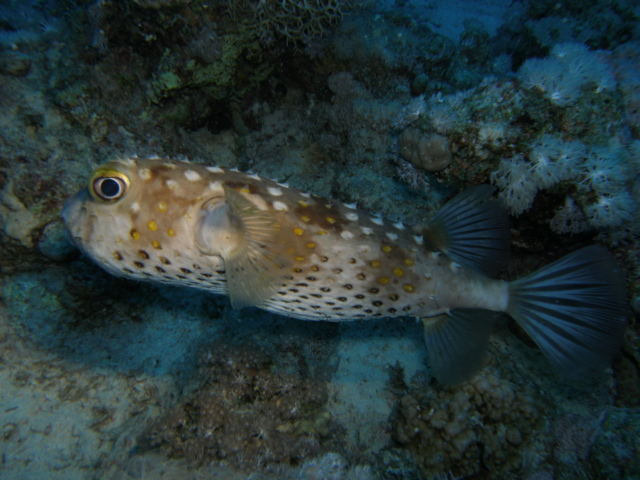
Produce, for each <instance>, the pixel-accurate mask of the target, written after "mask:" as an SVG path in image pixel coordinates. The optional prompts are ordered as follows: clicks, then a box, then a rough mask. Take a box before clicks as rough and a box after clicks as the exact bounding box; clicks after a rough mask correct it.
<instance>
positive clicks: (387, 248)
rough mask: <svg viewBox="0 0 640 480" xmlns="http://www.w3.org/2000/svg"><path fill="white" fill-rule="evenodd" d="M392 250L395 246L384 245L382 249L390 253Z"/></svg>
mask: <svg viewBox="0 0 640 480" xmlns="http://www.w3.org/2000/svg"><path fill="white" fill-rule="evenodd" d="M391 250H393V248H392V247H391V245H383V246H382V251H383V252H384V253H389V252H390V251H391Z"/></svg>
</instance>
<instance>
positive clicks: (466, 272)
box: [63, 158, 626, 383]
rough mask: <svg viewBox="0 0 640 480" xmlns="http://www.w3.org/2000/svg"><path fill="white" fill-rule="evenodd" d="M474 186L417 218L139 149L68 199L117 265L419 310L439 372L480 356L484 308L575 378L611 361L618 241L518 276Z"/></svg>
mask: <svg viewBox="0 0 640 480" xmlns="http://www.w3.org/2000/svg"><path fill="white" fill-rule="evenodd" d="M491 194H492V189H491V188H490V187H488V186H477V187H473V188H470V189H468V190H466V191H464V192H462V193H461V194H459V195H458V196H456V197H454V198H453V199H452V200H451V201H449V203H447V204H446V205H445V206H444V207H443V208H442V209H441V210H440V211H439V212H438V213H437V214H436V216H435V217H434V218H433V219H432V220H431V222H430V224H429V225H428V226H427V228H425V229H423V230H422V231H419V232H416V231H414V230H412V229H409V228H407V227H405V226H404V225H403V224H401V223H389V222H387V221H386V220H384V219H383V218H381V217H378V216H372V215H370V214H368V213H366V212H364V211H362V210H359V209H357V208H356V206H355V205H347V204H341V203H339V202H332V201H328V200H325V199H322V198H318V197H315V196H312V195H310V194H306V193H302V192H299V191H296V190H294V189H291V188H289V187H288V186H286V185H283V184H280V183H277V182H274V181H271V180H268V179H264V178H261V177H259V176H257V175H252V174H245V173H241V172H238V171H235V170H224V169H222V168H219V167H206V166H202V165H198V164H193V163H189V162H184V161H174V160H169V159H160V158H150V159H140V158H125V159H120V160H115V161H112V162H109V163H107V164H106V165H103V166H101V167H99V168H98V169H97V170H96V171H95V172H94V174H93V175H92V177H91V180H90V181H89V186H88V189H85V190H83V191H81V192H79V193H78V194H77V195H76V196H74V197H73V198H71V199H70V200H69V201H68V202H67V204H66V205H65V208H64V212H63V217H64V220H65V223H66V225H67V228H68V229H69V231H70V232H71V234H72V236H73V238H74V241H75V242H76V244H77V245H78V246H79V247H80V248H81V249H82V250H83V251H84V252H85V253H86V254H87V255H88V256H90V257H91V258H92V259H93V260H94V261H96V262H97V263H98V264H99V265H101V266H102V267H103V268H105V269H106V270H108V271H109V272H111V273H113V274H115V275H119V276H125V277H129V278H134V279H139V280H153V281H158V282H162V283H168V284H176V285H183V286H191V287H196V288H200V289H204V290H208V291H211V292H213V293H220V294H227V295H229V297H230V299H231V303H232V305H233V306H236V307H243V306H257V307H260V308H264V309H266V310H269V311H272V312H276V313H280V314H283V315H286V316H291V317H295V318H299V319H304V320H329V321H345V320H352V319H368V318H377V317H400V316H414V317H417V318H420V319H422V320H423V323H424V327H425V340H426V343H427V350H428V355H429V360H430V364H431V367H432V370H433V372H434V375H435V376H436V378H437V379H438V380H439V381H441V382H443V383H453V382H457V381H460V380H462V379H464V378H466V377H468V376H469V375H470V374H471V373H473V371H474V370H475V369H476V368H477V367H478V366H479V365H480V364H481V361H480V360H481V358H482V355H483V352H484V351H485V348H486V344H487V340H488V335H489V332H490V320H489V319H488V318H487V315H483V314H482V311H495V312H506V313H508V314H509V315H511V316H512V317H513V318H514V319H515V320H516V321H517V322H518V323H519V324H520V326H522V328H523V329H524V330H525V331H526V332H527V333H528V334H529V335H530V336H531V337H532V338H533V340H534V341H535V342H536V343H537V344H538V346H539V347H540V348H541V349H542V351H543V352H544V353H545V354H546V355H547V357H548V358H549V359H550V360H551V361H552V362H553V363H554V365H555V366H556V367H558V369H559V370H560V371H562V372H564V373H567V374H569V375H571V376H578V375H583V374H587V373H591V372H592V371H595V370H599V369H601V368H604V367H605V366H606V365H608V363H609V361H610V359H611V357H612V355H613V354H614V353H615V351H616V350H617V348H618V346H619V343H620V341H621V338H622V333H623V330H624V328H625V325H626V298H625V294H624V287H623V282H622V279H621V274H620V272H619V269H618V267H617V266H616V264H615V262H614V261H613V259H612V257H611V256H610V255H609V253H608V252H607V251H606V250H604V249H603V248H600V247H597V246H591V247H586V248H583V249H581V250H578V251H576V252H574V253H572V254H569V255H567V256H566V257H564V258H562V259H560V260H558V261H556V262H555V263H552V264H551V265H548V266H546V267H544V268H542V269H541V270H539V271H537V272H535V273H532V274H530V275H528V276H526V277H524V278H521V279H519V280H516V281H514V282H506V281H502V280H494V279H492V278H490V276H489V275H492V274H495V273H496V272H497V271H498V270H499V269H500V268H501V267H502V266H503V265H504V264H505V261H506V257H507V253H508V226H507V220H506V215H505V214H504V213H503V211H502V209H501V208H500V207H499V205H498V203H497V201H496V200H494V199H492V197H491Z"/></svg>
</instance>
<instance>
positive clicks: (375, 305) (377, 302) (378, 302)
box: [371, 300, 382, 307]
mask: <svg viewBox="0 0 640 480" xmlns="http://www.w3.org/2000/svg"><path fill="white" fill-rule="evenodd" d="M371 304H372V305H373V306H374V307H379V306H380V305H382V302H381V301H380V300H374V301H373V302H371Z"/></svg>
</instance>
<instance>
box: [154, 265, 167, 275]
mask: <svg viewBox="0 0 640 480" xmlns="http://www.w3.org/2000/svg"><path fill="white" fill-rule="evenodd" d="M156 270H157V271H158V272H160V273H167V271H166V270H165V269H164V268H162V267H161V266H159V265H156Z"/></svg>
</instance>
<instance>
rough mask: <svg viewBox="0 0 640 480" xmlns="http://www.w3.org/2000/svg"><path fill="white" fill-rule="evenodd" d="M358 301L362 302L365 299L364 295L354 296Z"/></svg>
mask: <svg viewBox="0 0 640 480" xmlns="http://www.w3.org/2000/svg"><path fill="white" fill-rule="evenodd" d="M354 296H355V297H356V298H357V299H358V300H362V299H363V298H364V295H363V294H361V293H359V294H357V295H354Z"/></svg>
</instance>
